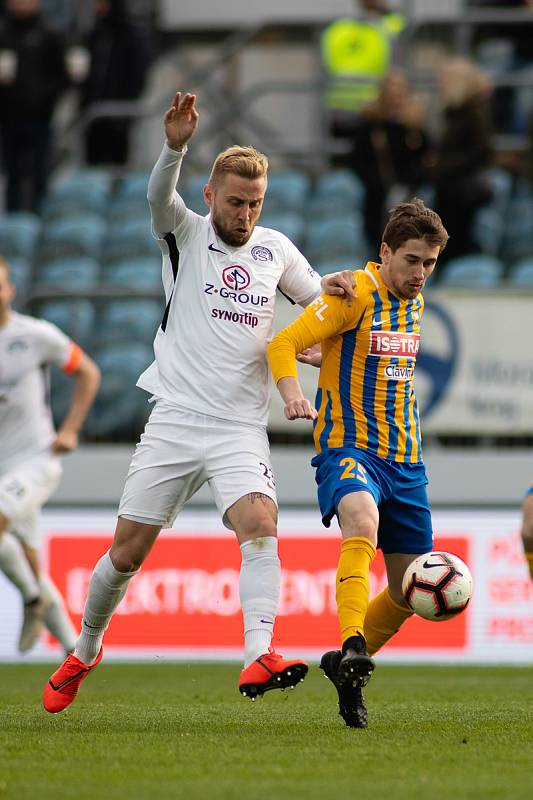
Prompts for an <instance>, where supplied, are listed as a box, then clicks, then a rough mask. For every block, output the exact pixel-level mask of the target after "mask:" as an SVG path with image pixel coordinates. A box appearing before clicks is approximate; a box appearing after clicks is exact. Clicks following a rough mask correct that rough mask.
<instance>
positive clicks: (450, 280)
mask: <svg viewBox="0 0 533 800" xmlns="http://www.w3.org/2000/svg"><path fill="white" fill-rule="evenodd" d="M503 272H504V267H503V263H502V262H501V261H500V260H499V259H498V258H495V257H494V256H490V255H486V254H483V253H473V254H472V255H468V256H459V257H458V258H454V259H452V260H451V261H449V262H448V263H447V264H446V267H445V268H444V269H443V271H442V273H441V276H440V285H441V286H454V287H462V288H472V289H474V288H479V289H491V288H493V287H495V286H497V285H498V284H499V282H500V281H501V279H502V277H503Z"/></svg>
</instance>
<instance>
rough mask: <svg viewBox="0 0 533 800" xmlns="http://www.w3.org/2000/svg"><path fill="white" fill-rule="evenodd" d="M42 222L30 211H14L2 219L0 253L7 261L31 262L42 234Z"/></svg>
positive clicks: (0, 224)
mask: <svg viewBox="0 0 533 800" xmlns="http://www.w3.org/2000/svg"><path fill="white" fill-rule="evenodd" d="M41 228H42V222H41V220H40V218H39V217H38V216H37V215H36V214H32V213H31V212H29V211H14V212H12V213H11V214H5V215H4V216H3V217H2V218H1V219H0V252H1V253H2V255H3V256H4V257H5V258H7V259H12V258H19V257H21V258H26V259H29V260H31V259H32V258H33V256H34V252H35V248H36V246H37V242H38V240H39V236H40V234H41Z"/></svg>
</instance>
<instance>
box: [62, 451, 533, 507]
mask: <svg viewBox="0 0 533 800" xmlns="http://www.w3.org/2000/svg"><path fill="white" fill-rule="evenodd" d="M132 452H133V445H132V446H131V447H130V446H128V445H126V446H122V445H120V446H107V445H106V446H98V445H91V446H84V447H80V448H79V450H78V451H77V452H75V453H73V454H71V455H70V456H68V457H66V458H65V460H64V467H65V472H64V476H63V480H62V482H61V486H60V487H59V489H58V491H57V492H56V494H55V496H54V498H53V499H52V501H51V504H52V505H80V504H83V505H98V506H102V505H109V506H113V507H114V506H116V505H117V504H118V500H119V498H120V495H121V493H122V487H123V483H124V478H125V476H126V473H127V470H128V466H129V462H130V458H131V454H132ZM312 453H313V451H312V448H311V446H309V447H290V448H289V447H274V448H273V451H272V457H273V463H274V469H275V472H276V478H277V485H278V496H279V501H280V504H281V505H285V506H287V505H302V506H309V505H310V504H312V505H313V506H315V505H316V495H315V481H314V470H313V469H312V468H311V466H310V464H309V461H310V458H311V456H312ZM426 464H427V468H428V474H429V479H430V487H429V488H430V497H431V500H432V502H433V503H434V504H435V505H441V506H457V505H474V506H477V507H479V508H485V507H495V506H509V507H512V508H516V507H518V506H519V505H520V503H521V500H522V496H523V494H524V492H525V490H526V488H527V487H528V486H529V485H530V483H533V454H532V453H531V452H530V451H529V450H516V449H510V450H498V451H491V450H474V451H467V450H449V449H446V450H444V449H440V448H428V449H427V451H426ZM190 505H191V506H197V507H198V506H206V505H212V501H211V496H210V494H209V490H208V489H207V487H205V486H204V487H203V488H202V489H201V490H200V492H198V494H197V495H196V496H195V497H194V498H193V499H192V500H191V501H190Z"/></svg>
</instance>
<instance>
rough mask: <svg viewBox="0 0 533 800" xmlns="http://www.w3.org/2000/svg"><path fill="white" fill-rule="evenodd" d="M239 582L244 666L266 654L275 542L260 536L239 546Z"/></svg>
mask: <svg viewBox="0 0 533 800" xmlns="http://www.w3.org/2000/svg"><path fill="white" fill-rule="evenodd" d="M241 552H242V564H241V575H240V582H239V593H240V598H241V607H242V616H243V620H244V666H245V667H247V666H248V664H251V663H252V661H255V659H256V658H258V657H259V656H260V655H263V653H266V652H268V649H269V647H270V643H271V641H272V633H273V629H274V620H275V618H276V612H277V610H278V603H279V591H280V582H281V565H280V562H279V558H278V540H277V538H276V537H275V536H263V537H261V538H259V539H251V540H250V541H248V542H243V544H241Z"/></svg>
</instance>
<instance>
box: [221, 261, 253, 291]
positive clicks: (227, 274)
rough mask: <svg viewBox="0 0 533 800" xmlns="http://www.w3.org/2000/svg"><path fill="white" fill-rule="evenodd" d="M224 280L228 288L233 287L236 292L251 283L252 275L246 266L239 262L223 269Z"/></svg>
mask: <svg viewBox="0 0 533 800" xmlns="http://www.w3.org/2000/svg"><path fill="white" fill-rule="evenodd" d="M222 280H223V282H224V284H225V286H227V287H228V289H233V291H235V292H241V291H242V290H243V289H247V288H248V287H249V285H250V275H249V274H248V272H247V271H246V270H245V269H244V267H240V266H239V265H238V264H232V265H231V267H226V269H224V270H223V271H222Z"/></svg>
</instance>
